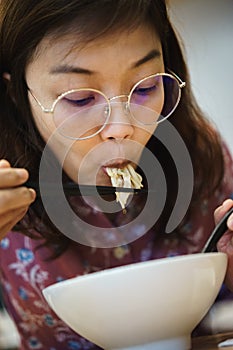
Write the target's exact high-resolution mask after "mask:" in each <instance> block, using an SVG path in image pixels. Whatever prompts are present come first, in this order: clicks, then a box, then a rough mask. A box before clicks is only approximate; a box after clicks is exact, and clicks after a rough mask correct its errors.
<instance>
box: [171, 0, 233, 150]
mask: <svg viewBox="0 0 233 350" xmlns="http://www.w3.org/2000/svg"><path fill="white" fill-rule="evenodd" d="M168 3H169V6H170V15H171V18H172V19H173V23H174V24H175V27H176V28H177V30H178V32H179V33H180V35H181V37H182V38H183V42H184V45H185V49H186V57H187V59H188V64H189V68H190V73H191V82H192V86H193V89H194V93H195V96H196V98H197V101H198V103H199V105H200V106H201V107H202V109H203V111H205V112H206V114H207V116H208V117H209V118H210V119H211V120H212V121H213V122H214V123H215V124H216V125H217V127H218V129H219V130H220V132H221V133H222V135H223V137H224V138H225V140H226V141H227V143H228V145H229V147H230V149H231V152H232V154H233V0H221V1H219V0H195V1H193V0H168Z"/></svg>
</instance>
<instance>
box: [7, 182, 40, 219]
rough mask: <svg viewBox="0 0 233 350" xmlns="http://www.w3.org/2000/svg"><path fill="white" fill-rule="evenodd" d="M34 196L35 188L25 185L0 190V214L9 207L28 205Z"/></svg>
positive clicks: (9, 208) (15, 207)
mask: <svg viewBox="0 0 233 350" xmlns="http://www.w3.org/2000/svg"><path fill="white" fill-rule="evenodd" d="M35 198H36V192H35V190H33V189H32V188H27V187H25V186H22V187H17V188H14V189H4V190H0V214H4V213H6V212H8V211H9V210H11V209H17V208H18V209H20V208H23V207H25V206H29V205H30V204H31V203H32V202H34V200H35Z"/></svg>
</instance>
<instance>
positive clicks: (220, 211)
mask: <svg viewBox="0 0 233 350" xmlns="http://www.w3.org/2000/svg"><path fill="white" fill-rule="evenodd" d="M232 207H233V200H232V199H226V200H225V201H224V202H223V204H222V205H221V206H220V207H218V208H217V209H216V210H215V212H214V217H215V222H216V224H217V223H218V222H219V221H220V220H221V219H222V217H223V216H224V215H225V214H226V213H227V212H228V211H229V210H230V209H231V208H232ZM229 220H230V218H229V219H228V221H229Z"/></svg>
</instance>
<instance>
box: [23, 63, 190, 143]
mask: <svg viewBox="0 0 233 350" xmlns="http://www.w3.org/2000/svg"><path fill="white" fill-rule="evenodd" d="M168 71H169V73H166V72H164V73H155V74H151V75H148V76H146V77H144V78H142V79H140V80H139V81H138V82H137V83H135V84H134V85H133V87H132V88H131V89H130V92H129V94H122V95H116V96H113V97H107V96H106V95H105V93H103V92H102V91H100V90H97V89H93V88H79V89H71V90H68V91H65V92H63V93H61V94H60V95H59V96H58V97H57V98H56V99H55V100H54V102H53V103H52V106H51V108H45V107H44V106H43V105H42V103H41V102H40V101H39V100H38V98H37V97H36V96H35V95H34V93H33V92H32V91H31V89H30V88H29V87H28V91H29V92H30V94H31V96H32V97H33V98H34V100H35V101H36V103H37V104H38V105H39V106H40V108H41V110H42V112H43V113H45V114H52V115H53V119H54V110H55V107H56V105H57V103H58V102H59V101H60V100H62V99H63V97H65V96H66V95H68V94H70V93H74V92H78V91H93V92H96V93H99V94H100V95H102V96H103V97H104V99H105V100H106V102H107V103H108V105H107V113H108V116H107V118H106V121H105V123H104V124H103V125H102V127H101V128H100V129H98V131H97V132H95V133H94V134H92V135H89V136H85V137H77V138H76V137H71V136H66V135H63V136H64V137H66V138H69V139H72V140H77V141H78V140H80V141H81V140H87V139H90V138H92V137H94V136H96V135H98V134H99V133H100V132H101V131H102V130H103V129H104V128H105V126H106V125H107V123H108V120H109V118H110V116H111V112H112V107H111V101H113V100H115V99H117V98H123V97H126V98H127V101H126V102H125V107H126V110H127V111H129V113H130V115H132V116H133V114H132V113H131V111H130V100H131V97H132V94H133V92H134V90H135V88H136V86H138V85H140V84H141V83H142V82H143V81H144V80H146V79H149V78H152V77H156V76H168V77H171V78H173V79H175V80H176V81H177V84H178V87H179V95H178V97H177V101H176V104H175V106H174V107H173V109H172V111H171V112H170V113H168V115H167V116H166V117H165V118H163V119H161V120H159V121H156V124H160V123H162V122H163V121H164V120H166V119H167V118H169V117H170V115H171V114H172V113H173V112H174V111H175V109H176V107H177V106H178V104H179V102H180V99H181V89H182V88H183V87H185V85H186V82H185V81H183V80H182V79H181V78H180V77H179V76H178V75H177V74H175V73H174V72H173V71H171V70H170V69H169V70H168ZM133 117H134V116H133ZM137 122H138V123H139V124H142V125H153V123H151V124H144V123H141V122H139V121H138V120H137Z"/></svg>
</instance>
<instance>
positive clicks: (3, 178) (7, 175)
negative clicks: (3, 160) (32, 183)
mask: <svg viewBox="0 0 233 350" xmlns="http://www.w3.org/2000/svg"><path fill="white" fill-rule="evenodd" d="M28 176H29V174H28V171H27V170H26V169H23V168H11V167H4V168H3V167H2V168H1V169H0V188H6V187H7V188H9V187H16V186H19V185H22V184H23V183H24V182H25V181H27V179H28Z"/></svg>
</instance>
